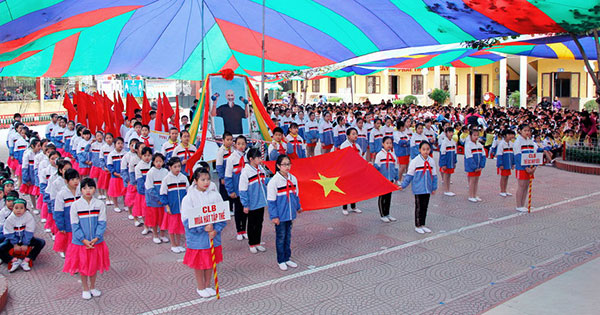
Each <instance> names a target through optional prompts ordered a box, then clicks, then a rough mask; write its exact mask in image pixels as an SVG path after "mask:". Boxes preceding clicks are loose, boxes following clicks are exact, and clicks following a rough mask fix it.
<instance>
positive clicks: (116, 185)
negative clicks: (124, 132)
mask: <svg viewBox="0 0 600 315" xmlns="http://www.w3.org/2000/svg"><path fill="white" fill-rule="evenodd" d="M114 144H115V149H114V150H112V151H111V152H110V153H109V154H108V156H107V157H106V168H107V169H108V171H109V173H110V180H109V185H108V196H109V197H110V198H111V199H112V202H113V203H114V205H115V208H114V210H115V212H121V209H120V208H119V198H123V206H125V186H124V184H123V177H122V176H121V174H122V173H121V160H122V159H123V155H125V152H124V151H123V144H124V141H123V138H121V137H117V138H116V139H115V143H114Z"/></svg>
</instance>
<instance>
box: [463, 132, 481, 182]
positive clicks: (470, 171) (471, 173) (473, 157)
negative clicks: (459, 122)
mask: <svg viewBox="0 0 600 315" xmlns="http://www.w3.org/2000/svg"><path fill="white" fill-rule="evenodd" d="M483 168H485V151H484V150H483V146H482V145H481V143H479V141H476V142H473V141H471V139H468V140H467V142H466V143H465V172H467V176H468V177H479V176H481V170H482V169H483ZM477 169H480V170H479V171H475V170H477Z"/></svg>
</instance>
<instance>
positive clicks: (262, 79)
mask: <svg viewBox="0 0 600 315" xmlns="http://www.w3.org/2000/svg"><path fill="white" fill-rule="evenodd" d="M265 1H266V0H263V2H262V65H261V74H260V96H259V98H260V99H261V100H262V98H263V97H264V95H265ZM263 105H265V106H266V104H263Z"/></svg>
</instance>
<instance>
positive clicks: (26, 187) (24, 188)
mask: <svg viewBox="0 0 600 315" xmlns="http://www.w3.org/2000/svg"><path fill="white" fill-rule="evenodd" d="M33 187H34V186H33V185H31V184H25V183H21V187H19V191H20V192H21V193H22V194H26V195H32V193H31V192H32V191H33Z"/></svg>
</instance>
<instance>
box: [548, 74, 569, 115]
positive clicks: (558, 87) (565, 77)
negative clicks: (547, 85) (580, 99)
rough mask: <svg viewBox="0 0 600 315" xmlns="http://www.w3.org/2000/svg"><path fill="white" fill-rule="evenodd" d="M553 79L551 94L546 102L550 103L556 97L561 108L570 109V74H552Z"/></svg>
mask: <svg viewBox="0 0 600 315" xmlns="http://www.w3.org/2000/svg"><path fill="white" fill-rule="evenodd" d="M552 78H553V81H554V82H553V84H552V87H553V88H554V89H553V92H554V93H553V94H554V95H552V98H550V99H548V101H550V102H552V101H553V100H554V97H555V96H557V97H558V99H559V100H560V102H561V103H562V104H563V106H566V107H567V108H570V107H571V86H572V84H571V72H554V73H553V75H552Z"/></svg>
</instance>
